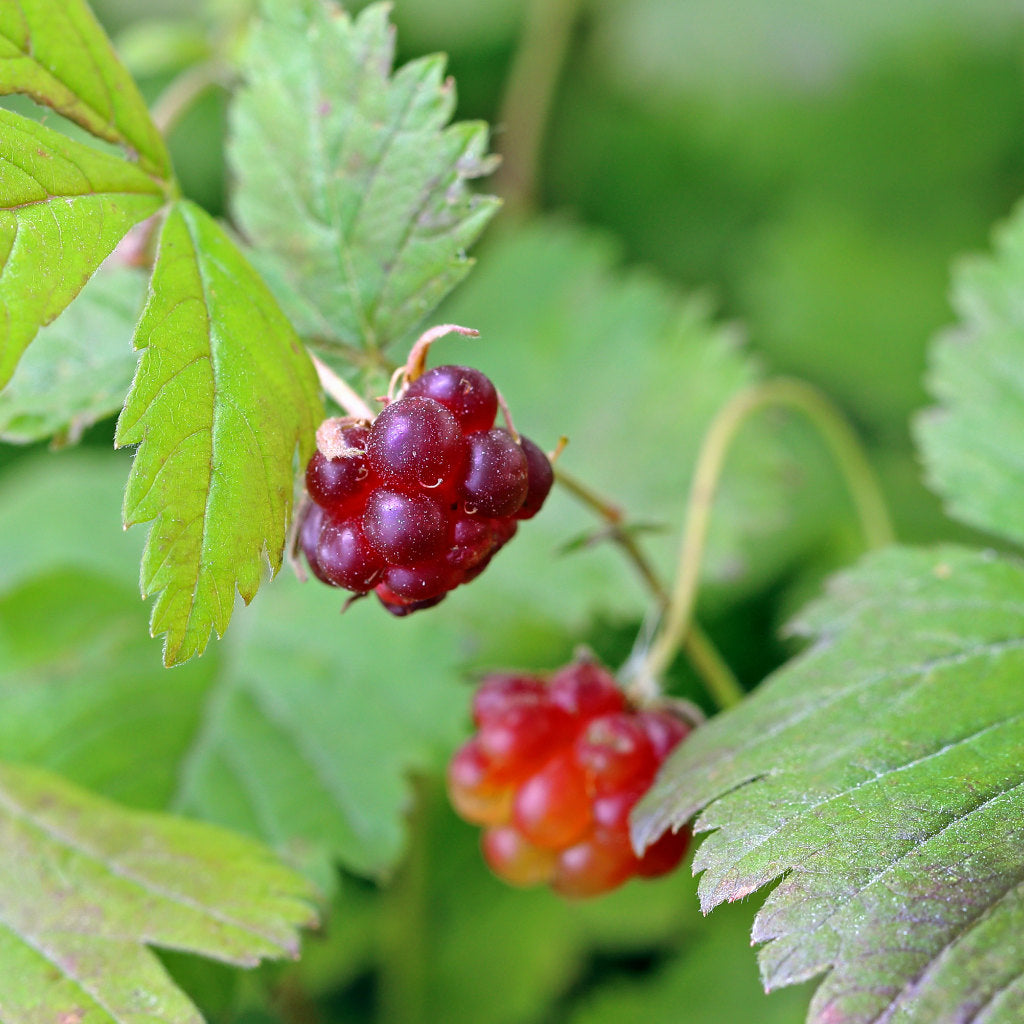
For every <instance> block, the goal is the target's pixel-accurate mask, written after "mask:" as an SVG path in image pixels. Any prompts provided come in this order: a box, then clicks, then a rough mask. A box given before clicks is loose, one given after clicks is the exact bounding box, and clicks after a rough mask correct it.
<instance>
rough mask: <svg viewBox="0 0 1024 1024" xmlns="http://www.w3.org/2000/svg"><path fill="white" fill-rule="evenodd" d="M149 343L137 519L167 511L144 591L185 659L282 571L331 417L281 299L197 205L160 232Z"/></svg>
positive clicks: (132, 493) (131, 436)
mask: <svg viewBox="0 0 1024 1024" xmlns="http://www.w3.org/2000/svg"><path fill="white" fill-rule="evenodd" d="M135 345H136V347H137V348H140V349H142V350H143V355H142V358H141V360H140V362H139V370H138V373H137V375H136V377H135V381H134V383H133V384H132V390H131V393H130V394H129V396H128V399H127V401H126V402H125V407H124V410H123V411H122V413H121V416H120V418H119V420H118V425H117V433H116V441H115V443H116V444H117V445H119V446H120V445H127V444H138V445H139V449H138V452H137V453H136V456H135V461H134V464H133V466H132V473H131V476H130V477H129V480H128V487H127V490H126V491H125V501H124V522H125V525H126V526H131V525H132V524H133V523H140V522H148V521H150V520H155V522H154V525H153V529H152V531H151V533H150V537H149V542H148V543H147V545H146V551H145V554H144V555H143V559H142V575H141V581H142V590H143V593H144V594H152V595H155V596H156V599H155V601H154V604H153V614H152V618H151V620H150V628H151V630H152V633H153V635H154V636H155V635H157V634H158V633H166V634H167V636H166V642H165V647H164V659H165V662H166V664H168V665H173V664H177V663H179V662H182V661H186V660H187V659H188V658H190V657H192V656H193V655H195V654H201V653H202V651H203V650H204V649H205V647H206V644H207V643H208V641H209V637H210V632H211V630H216V632H217V634H218V635H219V636H220V635H223V633H224V630H225V629H226V628H227V624H228V620H229V619H230V617H231V610H232V605H233V604H234V600H235V590H236V588H237V590H238V593H239V594H241V596H242V598H243V600H245V601H246V602H249V601H250V600H251V599H252V597H253V595H254V594H255V593H256V590H257V589H258V587H259V585H260V577H261V575H262V572H263V569H264V567H265V565H266V563H267V562H269V564H270V567H271V570H272V571H275V572H276V570H277V569H278V568H279V567H280V564H281V555H282V551H283V548H284V540H285V532H286V529H287V525H288V521H289V518H290V516H291V506H292V487H293V479H294V459H295V453H296V449H298V453H299V458H300V459H301V460H305V459H306V458H308V456H309V455H310V453H311V451H312V447H313V444H314V431H315V430H316V425H317V423H318V422H319V421H320V419H321V418H322V409H321V405H320V398H319V391H318V385H317V380H316V374H315V371H314V370H313V367H312V364H311V362H310V361H309V358H308V356H307V355H306V353H305V351H304V349H303V348H302V345H301V344H300V342H299V340H298V338H296V336H295V332H294V331H293V330H292V328H291V326H290V324H289V323H288V321H287V320H286V319H285V318H284V316H283V315H282V313H281V311H280V309H279V308H278V306H277V304H276V303H275V302H274V299H273V297H272V296H271V295H270V293H269V292H268V291H267V289H266V286H265V285H264V284H263V282H262V280H261V279H260V278H259V277H258V276H257V274H256V273H255V272H254V271H253V270H252V268H251V267H250V266H249V264H248V263H247V262H246V261H245V259H244V258H243V256H242V255H241V253H240V252H239V251H238V249H237V248H236V247H235V245H234V243H233V242H232V241H231V239H230V238H228V236H227V235H226V234H225V233H224V231H223V230H222V229H221V228H219V227H218V226H217V224H216V223H215V222H214V221H213V220H212V219H211V218H210V217H209V215H208V214H206V213H204V212H203V211H202V210H201V209H200V208H199V207H197V206H195V205H194V204H192V203H187V202H186V203H181V204H178V205H176V206H175V207H173V208H172V210H171V212H170V213H169V215H168V217H167V220H166V222H165V224H164V227H163V231H162V233H161V236H160V247H159V251H158V253H157V259H156V265H155V267H154V270H153V279H152V282H151V284H150V295H149V301H148V302H147V305H146V308H145V310H144V312H143V315H142V320H141V321H140V322H139V326H138V331H137V333H136V336H135Z"/></svg>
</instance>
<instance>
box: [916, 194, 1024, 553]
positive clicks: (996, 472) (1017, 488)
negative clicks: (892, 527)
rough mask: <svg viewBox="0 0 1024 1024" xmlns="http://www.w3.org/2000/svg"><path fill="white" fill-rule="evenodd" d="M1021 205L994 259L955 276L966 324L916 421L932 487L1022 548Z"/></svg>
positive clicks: (932, 379) (952, 338) (966, 515)
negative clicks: (929, 402) (932, 399)
mask: <svg viewBox="0 0 1024 1024" xmlns="http://www.w3.org/2000/svg"><path fill="white" fill-rule="evenodd" d="M1022 285H1024V207H1020V208H1018V210H1017V212H1016V214H1015V215H1014V216H1013V218H1012V219H1011V220H1010V221H1009V222H1008V223H1007V224H1005V225H1004V226H1003V227H1002V229H1001V230H1000V231H999V232H998V233H997V235H996V238H995V253H994V254H993V255H991V256H985V257H977V258H974V259H972V260H968V261H965V262H964V263H963V264H962V265H961V266H960V267H959V268H958V269H957V272H956V273H955V274H954V278H953V303H954V306H955V307H956V310H957V312H958V314H959V316H960V324H959V325H958V326H957V327H956V328H953V329H951V330H948V331H946V332H945V333H944V334H942V335H940V336H939V337H938V338H937V339H936V341H935V343H934V345H933V347H932V351H931V371H930V374H929V377H928V386H929V390H930V391H931V393H932V395H933V396H934V397H935V398H936V400H937V401H938V403H939V405H938V406H937V407H935V408H933V409H929V410H928V411H927V412H926V413H925V414H924V415H923V416H921V417H920V418H919V420H918V422H917V437H918V441H919V443H920V445H921V450H922V454H923V456H924V460H925V464H926V467H927V471H928V476H929V481H930V483H931V486H932V488H933V489H934V490H935V491H936V492H937V493H938V494H940V495H942V497H943V498H945V499H946V502H947V504H948V507H949V510H950V512H951V513H952V514H953V515H955V516H956V517H957V518H959V519H961V520H963V521H964V522H965V523H969V524H970V525H971V526H978V527H981V528H982V529H984V530H989V531H991V532H992V533H995V534H998V535H999V536H1002V537H1007V538H1009V539H1010V540H1012V541H1014V542H1016V543H1017V544H1024V518H1022V517H1021V514H1020V510H1021V508H1022V507H1024V448H1022V446H1021V444H1020V438H1021V437H1024V306H1022V305H1021V302H1020V292H1021V287H1022Z"/></svg>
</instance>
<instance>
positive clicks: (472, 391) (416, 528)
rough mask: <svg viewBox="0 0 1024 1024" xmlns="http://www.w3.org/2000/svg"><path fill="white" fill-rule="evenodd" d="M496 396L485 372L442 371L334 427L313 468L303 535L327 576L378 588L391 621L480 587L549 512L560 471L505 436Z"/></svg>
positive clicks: (313, 563) (353, 586)
mask: <svg viewBox="0 0 1024 1024" xmlns="http://www.w3.org/2000/svg"><path fill="white" fill-rule="evenodd" d="M497 412H498V395H497V392H496V391H495V389H494V385H493V384H492V383H491V381H490V380H489V379H488V378H487V377H486V376H485V375H484V374H482V373H481V372H480V371H479V370H474V369H471V368H470V367H466V366H438V367H435V368H434V369H433V370H429V371H427V372H426V373H424V374H423V375H422V376H420V377H417V378H416V379H415V380H413V381H412V382H411V383H410V384H409V385H408V387H407V388H406V389H405V392H404V393H403V395H402V396H401V397H400V398H398V399H396V400H395V401H393V402H391V403H390V404H389V405H386V406H385V407H384V409H383V410H382V411H381V413H380V414H379V415H378V416H377V418H376V419H375V420H374V421H373V422H372V423H370V424H367V423H366V422H351V421H345V420H339V421H329V422H333V423H334V424H335V427H336V429H335V431H334V435H333V436H332V437H331V439H330V440H331V444H330V445H329V446H325V445H323V444H321V446H320V447H321V449H322V448H324V447H328V451H327V452H326V453H325V452H324V451H323V450H318V451H317V452H316V453H315V454H314V455H313V458H312V459H310V461H309V465H308V466H307V468H306V490H307V491H308V493H309V497H310V498H311V500H312V504H311V505H310V506H309V508H308V510H307V512H306V515H305V518H304V519H303V521H302V524H301V527H300V532H299V543H300V545H301V547H302V550H303V553H304V554H305V556H306V560H307V561H308V562H309V567H310V569H311V570H312V571H313V573H314V575H316V576H317V577H318V578H319V579H321V580H323V581H324V582H325V583H328V584H330V585H332V586H336V587H344V588H345V589H346V590H351V591H353V592H354V593H356V594H366V593H368V592H369V591H370V590H374V591H375V592H376V594H377V596H378V598H379V599H380V601H381V603H382V604H383V605H384V607H385V608H387V610H388V611H390V612H392V613H393V614H394V615H407V614H409V613H410V612H413V611H416V610H418V609H420V608H429V607H431V606H432V605H435V604H437V603H438V602H439V601H441V600H442V599H443V598H444V597H445V595H446V594H447V593H448V591H449V590H452V589H453V588H454V587H457V586H458V585H459V584H460V583H466V582H468V581H469V580H472V579H474V578H475V577H477V576H478V575H480V573H481V572H483V570H484V568H485V567H486V566H487V563H488V562H489V561H490V560H491V558H492V557H493V556H494V554H495V552H497V550H498V549H499V548H500V547H502V545H504V544H505V543H506V542H507V541H509V540H510V539H511V538H512V536H513V534H515V532H516V527H517V522H518V520H521V519H530V518H531V517H532V516H534V515H536V514H537V512H538V511H539V510H540V507H541V505H542V504H543V503H544V499H545V498H546V497H547V495H548V491H550V490H551V484H552V481H553V479H554V474H553V471H552V468H551V463H550V462H549V461H548V458H547V456H546V455H545V454H544V452H543V451H541V449H540V448H538V447H537V445H535V444H534V443H533V442H532V441H530V440H529V439H528V438H526V437H519V438H518V439H516V438H515V437H513V436H512V434H510V433H509V432H508V431H506V430H502V429H500V428H496V427H495V426H494V420H495V417H496V415H497Z"/></svg>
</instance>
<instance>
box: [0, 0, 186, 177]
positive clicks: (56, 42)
mask: <svg viewBox="0 0 1024 1024" xmlns="http://www.w3.org/2000/svg"><path fill="white" fill-rule="evenodd" d="M10 93H24V94H25V95H27V96H31V97H32V99H34V100H35V101H36V102H37V103H43V104H45V105H46V106H49V107H53V109H54V110H57V111H59V112H60V113H61V114H63V115H64V116H65V117H67V118H69V119H70V120H72V121H75V122H76V123H77V124H79V125H81V126H82V127H83V128H85V129H86V131H89V132H92V134H94V135H97V136H99V137H100V138H101V139H106V140H107V141H108V142H113V143H118V144H120V145H122V146H125V147H126V148H128V149H129V151H130V152H132V153H133V154H137V155H138V158H139V162H140V164H141V166H142V167H143V169H144V170H146V171H149V172H151V173H154V174H157V175H158V176H160V177H162V178H164V179H169V178H170V175H171V169H170V160H169V158H168V156H167V150H166V148H165V147H164V143H163V139H162V138H161V137H160V133H159V132H158V131H157V129H156V126H155V125H154V124H153V122H152V120H151V119H150V116H149V111H148V110H147V109H146V103H145V101H144V100H143V98H142V95H141V94H140V93H139V90H138V88H137V87H136V85H135V82H134V81H133V80H132V77H131V75H130V74H128V72H127V71H126V70H125V68H124V67H123V66H122V65H121V62H120V61H119V60H118V59H117V54H116V53H115V52H114V48H113V47H112V46H111V45H110V40H109V39H107V37H106V35H105V34H104V32H103V29H102V28H101V27H100V24H99V22H97V21H96V18H95V17H94V16H93V13H92V11H91V10H90V9H89V5H88V4H87V3H86V2H85V0H61V2H60V3H55V2H54V0H18V2H17V3H6V4H2V5H0V95H8V94H10Z"/></svg>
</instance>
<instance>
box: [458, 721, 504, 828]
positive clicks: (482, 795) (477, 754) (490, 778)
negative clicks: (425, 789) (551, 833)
mask: <svg viewBox="0 0 1024 1024" xmlns="http://www.w3.org/2000/svg"><path fill="white" fill-rule="evenodd" d="M448 795H449V796H450V797H451V801H452V806H453V807H454V808H455V810H456V811H458V812H459V814H460V815H461V816H462V817H463V818H465V819H466V821H470V822H472V823H473V824H474V825H502V824H504V823H505V822H506V821H508V820H509V818H510V817H511V815H512V797H513V796H514V795H515V790H514V789H513V787H512V786H511V785H510V783H509V781H508V780H506V779H502V778H500V777H499V776H498V773H496V772H495V770H494V768H493V766H492V765H491V763H490V761H489V760H488V759H487V757H486V755H485V754H484V752H483V751H482V750H481V749H480V744H479V743H477V742H476V741H474V740H470V741H469V742H468V743H466V744H464V745H463V746H462V747H461V748H460V749H459V751H458V753H457V754H456V755H455V756H454V757H453V758H452V759H451V762H450V763H449V765H448Z"/></svg>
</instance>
